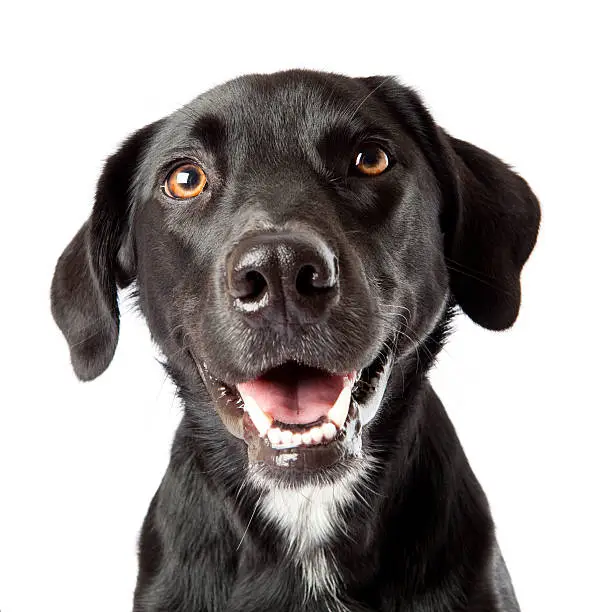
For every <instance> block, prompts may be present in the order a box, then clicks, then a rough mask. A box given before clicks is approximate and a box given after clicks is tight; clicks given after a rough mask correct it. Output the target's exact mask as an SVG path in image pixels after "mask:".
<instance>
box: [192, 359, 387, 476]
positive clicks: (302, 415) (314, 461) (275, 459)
mask: <svg viewBox="0 0 591 612" xmlns="http://www.w3.org/2000/svg"><path fill="white" fill-rule="evenodd" d="M390 366H391V355H390V354H389V353H388V354H384V353H383V352H381V353H380V355H379V356H378V357H377V358H376V359H375V360H374V361H373V362H372V363H371V364H370V365H369V366H367V367H365V368H363V369H362V370H360V371H350V372H345V373H340V374H335V373H331V372H329V371H328V370H323V369H320V368H316V367H311V366H308V365H303V364H300V363H297V362H293V361H290V362H286V363H284V364H282V365H280V366H278V367H275V368H273V369H271V370H268V371H266V372H264V373H262V374H261V375H260V376H258V377H257V378H255V379H252V380H248V381H244V382H241V383H238V384H236V385H235V386H231V385H228V384H225V383H224V382H222V381H220V380H218V379H216V378H215V377H214V376H212V375H211V374H210V372H209V371H208V368H207V366H206V364H204V363H202V362H201V364H200V367H199V369H200V372H201V375H202V377H203V380H204V381H205V383H206V386H207V387H208V390H209V392H210V394H211V395H212V398H213V399H214V402H215V405H216V409H217V411H218V413H219V414H220V417H221V418H222V421H223V422H224V424H225V425H226V427H227V428H228V430H229V431H230V433H232V434H233V435H235V436H236V437H238V438H241V439H243V440H244V441H245V442H246V443H247V445H248V455H249V460H250V462H251V463H258V462H262V463H266V464H270V465H272V466H273V467H281V468H283V467H300V468H303V469H317V468H321V467H328V466H330V465H333V464H334V463H337V462H338V461H339V460H341V459H343V458H344V457H346V456H355V455H358V454H359V453H360V450H361V435H360V434H361V426H362V424H365V423H367V422H368V421H369V420H371V418H372V417H373V416H374V414H375V412H376V411H377V408H378V407H379V404H380V402H381V399H382V397H383V394H384V390H385V387H386V382H387V378H388V375H389V371H390Z"/></svg>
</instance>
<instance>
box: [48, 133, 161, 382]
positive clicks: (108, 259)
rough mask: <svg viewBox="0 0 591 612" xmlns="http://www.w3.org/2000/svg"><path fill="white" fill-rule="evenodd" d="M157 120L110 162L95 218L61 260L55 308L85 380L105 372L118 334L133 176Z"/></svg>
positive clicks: (128, 278) (131, 265)
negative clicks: (120, 289)
mask: <svg viewBox="0 0 591 612" xmlns="http://www.w3.org/2000/svg"><path fill="white" fill-rule="evenodd" d="M157 127H158V123H153V124H151V125H148V126H146V127H144V128H142V129H141V130H139V131H138V132H136V133H135V134H133V135H132V136H130V137H129V138H128V139H127V140H126V141H125V142H124V143H123V144H122V146H121V147H120V148H119V150H118V151H117V152H116V153H115V154H114V155H112V156H111V157H110V158H109V159H108V160H107V162H106V164H105V167H104V169H103V172H102V174H101V177H100V179H99V181H98V185H97V190H96V197H95V202H94V207H93V210H92V213H91V215H90V218H89V219H88V220H87V221H86V222H85V223H84V224H83V225H82V227H81V228H80V230H79V231H78V233H77V234H76V235H75V236H74V238H73V239H72V241H71V242H70V244H69V245H68V246H67V247H66V249H65V251H64V252H63V253H62V255H61V257H60V258H59V260H58V262H57V266H56V268H55V273H54V276H53V282H52V284H51V312H52V314H53V318H54V319H55V321H56V323H57V325H58V327H59V328H60V330H61V331H62V333H63V334H64V336H65V338H66V340H67V342H68V345H69V348H70V356H71V360H72V366H73V368H74V372H75V373H76V375H77V376H78V378H80V379H81V380H92V379H93V378H96V377H97V376H99V374H102V373H103V372H104V370H105V369H106V368H107V366H108V365H109V363H111V360H112V358H113V354H114V353H115V348H116V346H117V340H118V338H119V307H118V304H117V287H118V286H119V287H125V286H127V285H129V283H130V282H132V281H133V279H134V277H135V261H134V256H133V247H132V245H131V244H130V240H129V237H128V230H129V227H128V221H129V208H130V204H131V203H130V193H131V187H132V182H133V179H134V174H135V171H136V168H137V166H138V163H139V160H140V159H141V156H142V153H143V151H144V150H145V148H146V146H147V144H148V143H149V141H150V139H151V138H152V137H153V135H154V133H155V132H156V130H157Z"/></svg>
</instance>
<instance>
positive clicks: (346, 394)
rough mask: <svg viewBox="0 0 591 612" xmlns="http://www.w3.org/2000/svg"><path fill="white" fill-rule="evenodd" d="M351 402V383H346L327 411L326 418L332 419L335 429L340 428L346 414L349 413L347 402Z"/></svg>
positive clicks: (345, 418)
mask: <svg viewBox="0 0 591 612" xmlns="http://www.w3.org/2000/svg"><path fill="white" fill-rule="evenodd" d="M350 403H351V385H350V384H347V385H345V387H344V388H343V390H342V391H341V393H340V395H339V396H338V397H337V401H336V402H335V403H334V404H333V407H332V408H331V409H330V410H329V411H328V415H327V416H328V420H329V421H332V422H333V423H334V424H335V425H336V427H337V429H340V428H341V427H342V426H343V425H344V424H345V421H346V420H347V414H349V404H350Z"/></svg>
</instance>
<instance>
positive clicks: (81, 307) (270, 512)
mask: <svg viewBox="0 0 591 612" xmlns="http://www.w3.org/2000/svg"><path fill="white" fill-rule="evenodd" d="M539 217H540V213H539V206H538V203H537V200H536V198H535V196H534V195H533V193H532V192H531V191H530V189H529V187H528V185H527V184H526V183H525V181H524V180H523V179H521V178H520V177H519V176H517V175H516V174H515V173H514V172H512V171H511V170H510V168H508V167H507V166H506V165H505V164H504V163H503V162H501V161H500V160H499V159H497V158H496V157H493V156H492V155H490V154H489V153H487V152H485V151H483V150H481V149H478V148H477V147H475V146H473V145H471V144H468V143H466V142H463V141H461V140H457V139H455V138H453V137H451V136H449V135H448V134H446V133H445V132H444V131H443V130H442V129H441V128H439V127H438V126H437V125H436V124H435V123H434V122H433V119H432V118H431V116H430V115H429V113H428V111H427V110H426V109H425V107H424V106H423V104H422V103H421V100H420V99H419V97H418V96H417V95H416V94H415V93H414V92H413V91H412V90H410V89H408V88H407V87H404V86H402V85H401V84H399V83H398V82H397V81H396V80H395V79H393V78H382V77H371V78H360V79H353V78H346V77H342V76H337V75H332V74H320V73H315V72H307V71H290V72H284V73H278V74H273V75H252V76H247V77H243V78H239V79H237V80H235V81H232V82H230V83H227V84H225V85H223V86H221V87H217V88H215V89H213V90H212V91H210V92H208V93H206V94H204V95H202V96H200V97H199V98H197V99H196V100H195V101H193V102H192V103H190V104H189V105H188V106H186V107H184V108H182V109H181V110H179V111H178V112H175V113H173V114H172V115H170V116H169V117H167V118H165V119H162V120H160V121H157V122H156V123H153V124H151V125H149V126H147V127H144V128H142V129H141V130H139V131H138V132H136V133H135V134H134V135H133V136H131V137H130V138H129V139H128V140H127V141H126V142H125V143H124V144H123V146H122V147H121V148H120V150H119V151H118V152H117V153H115V154H114V155H113V156H112V157H111V158H109V160H108V161H107V163H106V166H105V168H104V172H103V174H102V176H101V178H100V181H99V184H98V189H97V194H96V202H95V205H94V209H93V212H92V215H91V216H90V219H89V220H88V221H87V223H85V224H84V225H83V226H82V228H81V229H80V231H79V232H78V234H77V235H76V236H75V237H74V239H73V240H72V242H71V243H70V245H69V246H68V247H67V248H66V250H65V252H64V254H63V255H62V256H61V258H60V260H59V262H58V264H57V269H56V272H55V277H54V281H53V286H52V308H53V314H54V317H55V319H56V321H57V323H58V325H59V327H60V329H61V330H62V331H63V333H64V334H65V336H66V339H67V341H68V343H69V346H70V350H71V358H72V364H73V366H74V370H75V371H76V374H77V375H78V377H79V378H81V379H82V380H90V379H93V378H95V377H96V376H98V375H99V374H101V373H102V372H103V370H104V369H105V368H106V367H107V366H108V364H109V362H110V361H111V358H112V357H113V352H114V351H115V346H116V344H117V336H118V328H119V311H118V307H117V288H118V287H125V286H127V285H129V284H130V283H132V282H135V283H136V288H137V300H138V304H139V307H140V309H141V312H142V313H143V314H144V316H145V317H146V319H147V322H148V325H149V327H150V330H151V333H152V336H153V338H154V340H155V341H156V342H157V343H158V344H159V345H160V347H161V348H162V350H163V352H164V354H165V355H166V358H167V363H166V368H167V370H168V372H169V374H170V376H171V377H172V379H173V380H174V381H175V383H176V384H177V386H178V390H179V395H180V397H181V398H182V401H183V403H184V407H185V412H184V417H183V420H182V423H181V425H180V427H179V429H178V432H177V434H176V438H175V441H174V445H173V448H172V453H171V461H170V466H169V468H168V471H167V473H166V475H165V477H164V480H163V481H162V484H161V486H160V488H159V489H158V492H157V493H156V495H155V497H154V499H153V501H152V503H151V505H150V509H149V511H148V515H147V517H146V520H145V523H144V526H143V530H142V534H141V542H140V552H139V564H140V569H139V577H138V584H137V588H136V593H135V602H134V610H135V611H136V612H144V611H145V612H148V611H149V612H155V611H162V612H163V611H171V612H172V611H174V612H193V611H214V610H215V611H222V610H223V611H231V612H238V611H241V612H255V611H257V612H258V611H261V610H263V611H266V610H284V611H290V610H294V611H295V610H323V611H330V612H341V611H342V612H344V611H348V612H361V611H369V610H380V611H386V610H388V611H390V610H397V611H399V612H403V611H410V610H412V611H417V612H418V611H433V612H434V611H443V610H446V611H454V612H457V611H459V610H470V611H477V610H478V611H484V610H487V611H488V610H505V611H507V610H517V609H518V606H517V603H516V600H515V597H514V594H513V589H512V586H511V582H510V579H509V576H508V574H507V571H506V569H505V565H504V562H503V559H502V557H501V554H500V552H499V549H498V547H497V545H496V540H495V535H494V529H493V523H492V520H491V517H490V514H489V509H488V506H487V502H486V498H485V496H484V494H483V492H482V490H481V488H480V486H479V484H478V482H477V480H476V478H475V477H474V474H473V473H472V471H471V469H470V467H469V465H468V462H467V460H466V458H465V456H464V454H463V452H462V448H461V446H460V443H459V442H458V439H457V437H456V434H455V432H454V429H453V427H452V425H451V424H450V422H449V420H448V418H447V416H446V413H445V410H444V408H443V406H442V405H441V403H440V401H439V399H438V398H437V396H436V395H435V393H434V391H433V389H432V388H431V386H430V384H429V381H428V380H427V377H426V374H427V371H428V369H429V367H430V366H431V365H432V363H433V361H434V359H435V356H436V355H437V352H438V351H439V350H440V348H441V346H442V343H443V342H444V340H445V337H446V334H447V331H448V329H449V323H450V320H451V318H452V316H453V313H454V312H455V309H456V307H458V306H459V307H461V309H462V310H463V311H464V312H465V313H466V314H467V315H468V316H469V317H470V318H471V319H473V320H474V321H476V322H477V323H479V324H480V325H482V326H484V327H486V328H489V329H497V330H498V329H504V328H506V327H509V326H510V325H511V324H512V323H513V322H514V321H515V318H516V316H517V313H518V310H519V303H520V285H519V277H520V272H521V268H522V266H523V264H524V263H525V261H526V259H527V257H528V256H529V254H530V252H531V250H532V248H533V246H534V243H535V240H536V235H537V230H538V224H539Z"/></svg>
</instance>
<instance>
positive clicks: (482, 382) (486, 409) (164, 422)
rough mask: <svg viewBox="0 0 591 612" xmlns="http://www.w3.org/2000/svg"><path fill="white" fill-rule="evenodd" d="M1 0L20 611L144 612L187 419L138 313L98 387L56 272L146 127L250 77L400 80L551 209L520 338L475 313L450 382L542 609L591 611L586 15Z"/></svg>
mask: <svg viewBox="0 0 591 612" xmlns="http://www.w3.org/2000/svg"><path fill="white" fill-rule="evenodd" d="M7 4H8V3H6V4H4V5H3V8H2V9H1V10H2V15H1V16H0V22H1V26H0V27H1V29H2V32H1V36H0V45H1V49H0V51H1V53H0V62H1V63H2V67H1V70H2V73H1V76H2V80H1V82H2V94H1V95H0V106H1V112H0V124H1V125H0V127H1V130H0V150H1V160H0V161H1V172H2V183H1V189H2V194H1V200H0V201H1V205H0V206H1V213H0V214H1V223H0V255H1V257H0V266H1V284H0V286H1V292H2V293H1V300H0V308H1V317H0V329H1V338H2V351H1V355H2V357H1V358H2V368H1V370H0V371H1V376H2V382H1V385H0V405H1V409H0V610H1V611H2V612H40V611H41V610H43V612H53V611H55V612H95V611H96V612H105V611H107V610H108V611H110V612H120V611H121V612H125V611H129V610H130V609H131V598H132V592H133V587H134V582H135V574H136V558H135V547H136V539H137V534H138V531H139V528H140V525H141V521H142V519H143V516H144V514H145V512H146V510H147V507H148V504H149V501H150V498H151V496H152V495H153V493H154V492H155V490H156V488H157V486H158V484H159V481H160V479H161V477H162V475H163V472H164V470H165V468H166V464H167V459H168V453H169V449H170V443H171V439H172V435H173V431H174V429H175V426H176V424H177V423H178V420H179V416H180V408H179V405H178V404H177V402H176V401H175V400H174V395H173V390H172V389H171V385H170V383H169V382H168V381H167V380H166V379H165V376H164V372H163V370H162V369H161V367H160V366H159V364H158V363H157V361H156V355H157V353H156V350H155V349H154V347H153V346H152V344H151V341H150V338H149V334H148V332H147V329H146V328H145V325H144V323H143V321H142V320H140V319H139V318H138V317H137V315H135V314H133V313H131V312H130V311H129V306H128V305H127V304H126V302H125V300H123V301H122V304H121V307H122V310H123V312H124V315H123V319H122V325H121V338H120V343H119V347H118V349H117V353H116V356H115V359H114V361H113V363H112V365H111V367H110V368H109V369H108V370H107V372H106V373H105V374H104V375H103V376H101V377H100V378H99V379H97V380H96V381H95V382H92V383H85V384H83V383H79V382H77V380H76V379H75V377H74V375H73V373H72V371H71V368H70V365H69V355H68V351H67V348H66V344H65V342H64V340H63V338H62V337H61V335H60V333H59V332H58V330H57V328H56V327H55V325H54V324H53V321H52V319H51V316H50V312H49V300H48V294H49V284H50V280H51V275H52V272H53V268H54V265H55V261H56V259H57V257H58V256H59V254H60V253H61V251H62V250H63V248H64V247H65V245H66V243H67V242H68V241H69V240H70V238H71V237H72V236H73V234H74V233H75V232H76V230H77V229H78V227H79V226H80V224H81V223H82V222H83V221H84V220H85V219H86V217H87V216H88V214H89V211H90V208H91V205H92V198H93V192H94V187H95V182H96V179H97V177H98V176H99V174H100V171H101V167H102V164H103V162H104V160H105V158H106V157H107V156H108V155H109V154H111V153H112V152H113V151H114V150H115V149H116V147H117V146H118V144H119V143H120V142H121V140H122V139H123V138H124V137H125V136H126V135H127V134H129V133H130V132H132V131H134V130H135V129H137V128H139V127H141V126H143V125H144V124H146V123H148V122H151V121H153V120H155V119H157V118H159V117H161V116H163V115H165V114H168V113H169V112H171V111H173V110H175V109H176V108H178V107H179V106H180V105H182V104H184V103H186V102H187V101H189V100H190V99H192V98H193V97H195V96H196V95H198V94H199V93H200V92H202V91H204V90H206V89H208V88H209V87H211V86H213V85H215V84H218V83H221V82H223V81H225V80H227V79H229V78H231V77H235V76H237V75H240V74H243V73H247V72H270V71H274V70H279V69H285V68H291V67H307V68H315V69H320V70H328V71H336V72H342V73H345V74H349V75H354V76H359V75H371V74H384V75H386V74H395V75H398V76H399V77H400V78H401V79H402V80H403V81H404V82H406V83H407V84H410V85H412V86H414V87H415V88H416V89H417V90H418V91H419V92H420V93H421V94H422V95H423V97H424V99H425V100H426V102H427V104H428V105H429V107H430V109H431V110H432V112H433V114H434V116H435V118H436V120H437V121H438V122H439V123H440V124H441V125H442V126H444V127H445V128H446V129H447V130H448V131H449V132H450V133H451V134H453V135H455V136H457V137H460V138H462V139H465V140H468V141H471V142H473V143H475V144H477V145H479V146H480V147H483V148H485V149H487V150H489V151H491V152H493V153H494V154H496V155H498V156H500V157H501V158H502V159H504V160H505V161H507V162H508V163H510V164H512V165H513V166H514V167H515V169H516V170H517V171H518V172H519V173H521V174H522V175H523V176H524V177H525V178H526V179H527V180H528V182H529V183H530V185H531V186H532V188H533V189H534V191H535V192H536V193H537V195H538V197H539V199H540V201H541V204H542V209H543V224H542V229H541V233H540V236H539V241H538V245H537V247H536V249H535V251H534V254H533V256H532V257H531V259H530V260H529V262H528V264H527V266H526V267H525V270H524V273H523V304H522V309H521V314H520V317H519V319H518V322H517V323H516V324H515V326H514V327H513V328H512V329H511V330H509V331H507V332H503V333H493V332H489V331H486V330H483V329H481V328H478V327H477V326H476V325H475V324H473V323H472V322H471V321H469V320H468V319H467V318H466V317H465V316H462V317H460V318H459V319H458V320H457V323H456V333H455V335H454V336H453V337H452V339H451V341H450V342H449V344H448V346H447V348H446V350H445V351H444V353H443V354H442V356H441V359H440V363H439V365H438V367H437V369H436V370H435V371H434V372H433V373H432V380H433V383H434V386H435V389H436V390H437V392H438V393H439V394H440V396H441V397H442V399H443V402H444V404H445V405H446V407H447V409H448V411H449V413H450V415H451V418H452V420H453V422H454V424H455V426H456V428H457V431H458V434H459V437H460V440H461V441H462V444H463V445H464V448H465V450H466V453H467V455H468V458H469V460H470V462H471V464H472V466H473V468H474V471H475V472H476V475H477V476H478V478H479V479H480V482H481V483H482V485H483V487H484V489H485V491H486V492H487V494H488V498H489V500H490V504H491V507H492V511H493V515H494V518H495V520H496V524H497V529H498V537H499V540H500V543H501V546H502V549H503V552H504V555H505V558H506V561H507V564H508V566H509V569H510V571H511V574H512V576H513V580H514V584H515V588H516V591H517V594H518V597H519V599H520V601H521V605H522V609H523V611H524V612H530V611H531V612H534V611H535V612H543V611H556V610H577V611H578V610H581V611H582V610H590V609H591V608H590V605H589V599H588V584H587V583H588V580H589V576H590V575H591V562H590V558H589V550H590V547H591V538H590V528H589V518H590V517H591V508H590V502H589V483H590V479H589V475H588V472H589V468H590V467H591V466H590V463H591V461H590V453H589V449H588V446H589V445H588V440H589V411H590V409H591V402H590V400H589V396H588V394H587V391H586V389H585V387H586V384H587V379H588V377H589V365H590V364H589V357H588V354H589V345H590V340H591V338H590V336H589V330H588V320H589V304H590V301H589V298H590V294H589V282H590V278H591V277H590V275H589V270H588V268H589V264H590V263H591V262H590V257H589V242H590V240H591V238H590V233H589V232H590V224H591V215H590V212H589V211H590V208H591V198H590V195H589V177H590V175H591V173H590V167H591V158H590V157H591V156H590V154H589V143H590V142H591V140H590V138H591V133H590V129H589V127H590V126H589V119H588V115H589V112H590V109H591V97H590V95H589V65H588V64H589V57H590V54H591V50H590V47H589V44H588V42H587V40H588V20H587V19H585V15H584V12H583V10H582V8H579V7H583V6H584V4H585V3H583V2H580V3H571V2H560V3H542V2H535V3H534V2H532V3H519V2H517V3H516V2H511V3H507V4H503V3H499V2H495V3H494V4H493V3H478V2H471V3H466V4H457V3H448V2H444V3H433V4H428V3H424V2H423V3H422V2H416V3H411V2H405V3H398V2H378V1H374V2H372V1H369V0H368V1H366V2H351V3H347V2H338V3H336V2H335V3H330V2H320V1H317V2H313V3H307V2H297V3H293V4H292V3H288V4H284V3H281V2H275V3H272V4H271V3H269V4H264V3H257V2H244V3H236V4H230V3H228V2H212V1H211V0H210V2H184V3H179V4H175V3H164V2H162V3H160V4H159V5H151V4H149V3H146V2H143V3H130V2H124V1H123V0H121V1H119V2H117V3H110V2H88V3H86V2H78V3H72V4H66V3H63V2H44V3H41V2H37V3H35V2H28V3H22V4H20V5H19V6H18V7H17V6H16V3H11V4H12V6H11V7H10V8H8V7H7Z"/></svg>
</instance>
